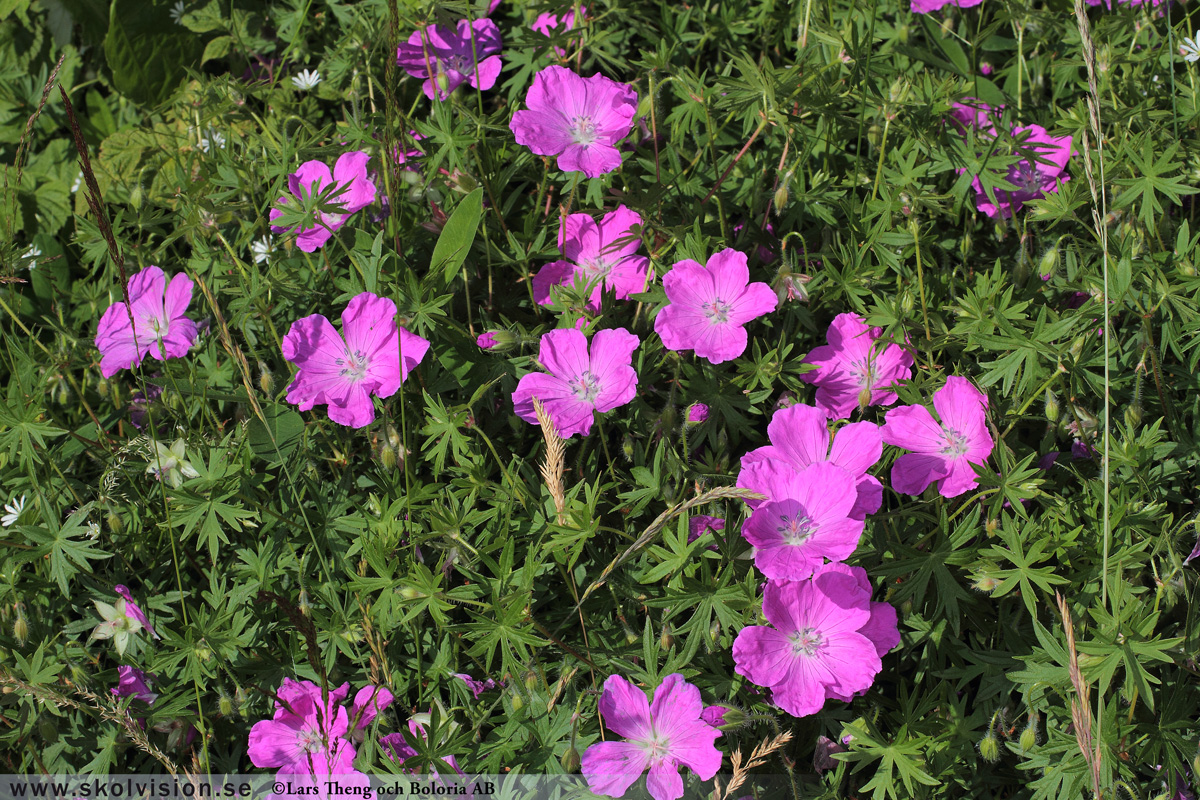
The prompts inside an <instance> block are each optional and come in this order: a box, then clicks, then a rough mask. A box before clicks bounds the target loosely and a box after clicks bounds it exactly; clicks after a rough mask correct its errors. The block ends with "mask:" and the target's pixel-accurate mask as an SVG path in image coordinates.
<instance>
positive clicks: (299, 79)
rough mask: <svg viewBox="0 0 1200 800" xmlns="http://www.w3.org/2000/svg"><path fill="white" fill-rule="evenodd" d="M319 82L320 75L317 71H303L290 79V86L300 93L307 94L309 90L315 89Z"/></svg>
mask: <svg viewBox="0 0 1200 800" xmlns="http://www.w3.org/2000/svg"><path fill="white" fill-rule="evenodd" d="M320 82H321V73H320V72H318V71H317V70H315V69H314V70H311V71H310V70H307V69H306V70H304V71H303V72H301V73H300V74H299V75H297V76H295V77H294V78H292V86H295V87H296V88H297V89H299V90H300V91H302V92H307V91H308V90H309V89H312V88H314V87H316V85H317V84H318V83H320Z"/></svg>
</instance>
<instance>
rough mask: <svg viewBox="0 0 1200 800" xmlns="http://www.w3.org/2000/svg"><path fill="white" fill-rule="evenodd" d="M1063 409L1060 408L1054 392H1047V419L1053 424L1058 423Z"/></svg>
mask: <svg viewBox="0 0 1200 800" xmlns="http://www.w3.org/2000/svg"><path fill="white" fill-rule="evenodd" d="M1060 412H1061V409H1060V408H1059V406H1058V398H1057V397H1055V396H1054V392H1052V391H1050V390H1049V389H1047V390H1046V419H1048V420H1050V421H1051V422H1058V415H1059V413H1060Z"/></svg>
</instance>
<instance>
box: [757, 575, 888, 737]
mask: <svg viewBox="0 0 1200 800" xmlns="http://www.w3.org/2000/svg"><path fill="white" fill-rule="evenodd" d="M865 575H866V573H865V572H864V573H863V577H864V579H865ZM871 605H872V604H871V593H870V589H869V586H868V587H864V586H863V585H862V583H860V581H859V580H858V578H857V576H856V575H855V574H853V571H852V569H851V568H850V567H847V566H846V565H844V564H826V565H825V566H823V567H821V568H819V569H818V570H817V571H816V572H815V573H814V574H813V576H812V578H811V579H809V580H806V581H769V582H768V583H767V585H766V589H765V590H764V594H763V614H764V615H765V616H766V618H767V621H768V622H770V623H771V625H772V626H773V627H763V626H759V625H752V626H749V627H746V628H743V629H742V630H741V632H740V633H738V636H737V639H735V640H734V642H733V660H734V664H735V666H734V670H735V671H736V672H737V673H738V674H740V675H744V676H745V677H746V678H747V679H748V680H750V681H751V682H752V683H755V684H758V685H759V686H765V687H769V688H770V689H771V694H772V699H773V700H774V701H775V703H776V705H778V706H779V707H780V708H782V709H783V710H784V711H786V712H788V713H789V714H791V715H793V716H796V717H805V716H808V715H809V714H815V713H816V712H818V711H820V710H821V707H822V706H823V705H824V704H825V700H826V698H827V697H830V696H832V697H849V696H851V695H853V694H854V693H856V692H860V691H865V690H866V689H868V688H870V686H871V684H872V683H874V681H875V676H876V675H877V674H878V673H879V670H880V669H882V666H883V665H882V662H881V661H880V655H879V652H878V648H877V646H876V643H875V642H874V641H873V640H872V639H871V638H870V637H868V636H867V635H866V634H865V633H863V632H862V630H861V629H862V628H864V627H868V625H869V624H870V622H871V618H872V614H871V611H872V608H871ZM880 605H886V604H880ZM897 641H898V635H897ZM885 643H886V642H885Z"/></svg>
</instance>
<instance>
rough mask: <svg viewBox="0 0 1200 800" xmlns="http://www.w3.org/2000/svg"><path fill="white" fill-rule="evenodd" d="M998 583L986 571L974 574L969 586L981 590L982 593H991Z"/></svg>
mask: <svg viewBox="0 0 1200 800" xmlns="http://www.w3.org/2000/svg"><path fill="white" fill-rule="evenodd" d="M999 585H1000V581H999V580H997V579H996V578H994V577H992V576H991V575H988V574H987V573H986V572H982V573H980V574H978V575H976V576H975V580H974V582H972V584H971V588H972V589H974V590H975V591H977V592H983V593H984V594H991V593H992V592H993V591H994V590H995V588H996V587H997V586H999Z"/></svg>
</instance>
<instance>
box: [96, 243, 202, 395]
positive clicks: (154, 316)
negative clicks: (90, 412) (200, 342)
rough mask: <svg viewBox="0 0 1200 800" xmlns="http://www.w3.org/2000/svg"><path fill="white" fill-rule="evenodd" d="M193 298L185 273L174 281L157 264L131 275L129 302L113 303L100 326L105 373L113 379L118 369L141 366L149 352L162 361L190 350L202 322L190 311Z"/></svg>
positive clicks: (99, 342) (99, 344) (98, 338)
mask: <svg viewBox="0 0 1200 800" xmlns="http://www.w3.org/2000/svg"><path fill="white" fill-rule="evenodd" d="M191 302H192V279H191V278H189V277H188V276H187V275H185V274H184V273H182V272H181V273H179V274H178V275H176V276H175V277H173V278H171V282H170V283H169V284H168V283H167V276H166V275H164V274H163V271H162V270H161V269H159V268H158V267H155V266H150V267H146V268H145V269H143V270H141V271H140V272H138V273H137V274H136V275H134V276H133V277H132V278H130V279H129V304H128V305H126V304H125V303H113V304H112V305H111V306H109V307H108V309H107V310H106V311H105V312H104V316H102V317H101V318H100V325H99V327H98V328H97V330H96V347H97V348H98V349H99V350H100V374H102V375H103V376H104V377H106V378H111V377H112V376H113V375H115V374H117V370H122V369H132V368H133V367H136V366H137V365H138V364H140V363H142V359H143V358H145V357H146V355H147V354H149V355H152V356H154V357H155V358H157V359H158V360H159V361H166V360H167V359H168V358H179V357H181V356H185V355H187V351H188V350H189V349H190V348H191V346H192V342H194V341H196V323H194V322H192V321H191V320H190V319H188V318H187V317H185V316H184V314H186V313H187V307H188V304H189V303H191ZM131 318H132V319H131Z"/></svg>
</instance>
